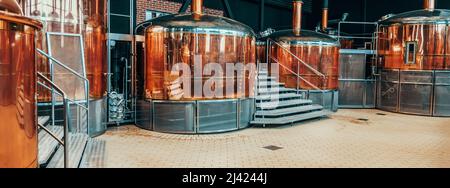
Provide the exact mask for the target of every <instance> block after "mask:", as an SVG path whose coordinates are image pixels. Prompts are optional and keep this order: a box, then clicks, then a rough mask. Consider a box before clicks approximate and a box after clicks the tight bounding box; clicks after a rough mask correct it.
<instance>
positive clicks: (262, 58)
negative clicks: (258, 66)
mask: <svg viewBox="0 0 450 188" xmlns="http://www.w3.org/2000/svg"><path fill="white" fill-rule="evenodd" d="M256 60H257V61H258V62H257V63H266V43H258V44H257V45H256Z"/></svg>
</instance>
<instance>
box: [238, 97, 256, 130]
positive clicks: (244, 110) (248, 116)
mask: <svg viewBox="0 0 450 188" xmlns="http://www.w3.org/2000/svg"><path fill="white" fill-rule="evenodd" d="M254 108H255V107H254V101H253V99H244V100H241V112H240V125H239V128H241V129H242V128H246V127H248V126H249V125H250V121H251V120H252V116H253V111H254Z"/></svg>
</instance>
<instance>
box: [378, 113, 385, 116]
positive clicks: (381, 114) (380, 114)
mask: <svg viewBox="0 0 450 188" xmlns="http://www.w3.org/2000/svg"><path fill="white" fill-rule="evenodd" d="M377 115H379V116H385V115H386V114H383V113H377Z"/></svg>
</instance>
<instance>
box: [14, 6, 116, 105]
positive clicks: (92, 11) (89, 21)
mask: <svg viewBox="0 0 450 188" xmlns="http://www.w3.org/2000/svg"><path fill="white" fill-rule="evenodd" d="M20 3H21V6H22V7H23V9H24V13H25V15H27V16H29V17H32V18H35V19H37V20H40V21H42V22H43V24H44V28H43V31H42V33H41V36H40V37H39V38H38V40H39V42H38V43H39V44H38V45H40V46H39V48H41V49H44V50H45V51H47V50H48V49H46V48H47V41H46V40H47V39H46V38H45V33H46V32H58V33H70V34H81V35H82V36H83V40H84V41H83V44H84V54H85V63H86V74H87V77H88V79H89V96H90V98H91V99H94V100H95V99H101V98H103V97H104V96H105V95H106V87H107V86H106V82H107V77H106V73H107V71H108V70H107V57H106V56H107V46H106V33H107V30H106V20H107V17H106V12H107V10H106V6H107V0H64V1H56V0H22V1H21V2H20ZM64 53H70V52H64ZM59 60H60V59H59ZM47 61H48V60H47V59H45V58H43V57H41V61H40V62H39V63H38V71H39V72H42V73H47V75H48V74H49V66H48V63H47ZM60 61H61V62H62V63H64V60H60ZM61 87H62V89H63V90H65V87H71V86H70V85H63V86H61ZM38 92H39V101H49V100H50V94H49V93H48V91H47V90H45V89H44V90H39V91H38Z"/></svg>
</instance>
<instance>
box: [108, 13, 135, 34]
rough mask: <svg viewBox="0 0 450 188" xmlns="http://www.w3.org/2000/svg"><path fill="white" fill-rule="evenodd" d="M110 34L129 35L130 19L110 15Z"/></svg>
mask: <svg viewBox="0 0 450 188" xmlns="http://www.w3.org/2000/svg"><path fill="white" fill-rule="evenodd" d="M110 18H111V33H119V34H130V27H131V26H130V18H128V17H123V16H115V15H111V17H110Z"/></svg>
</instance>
